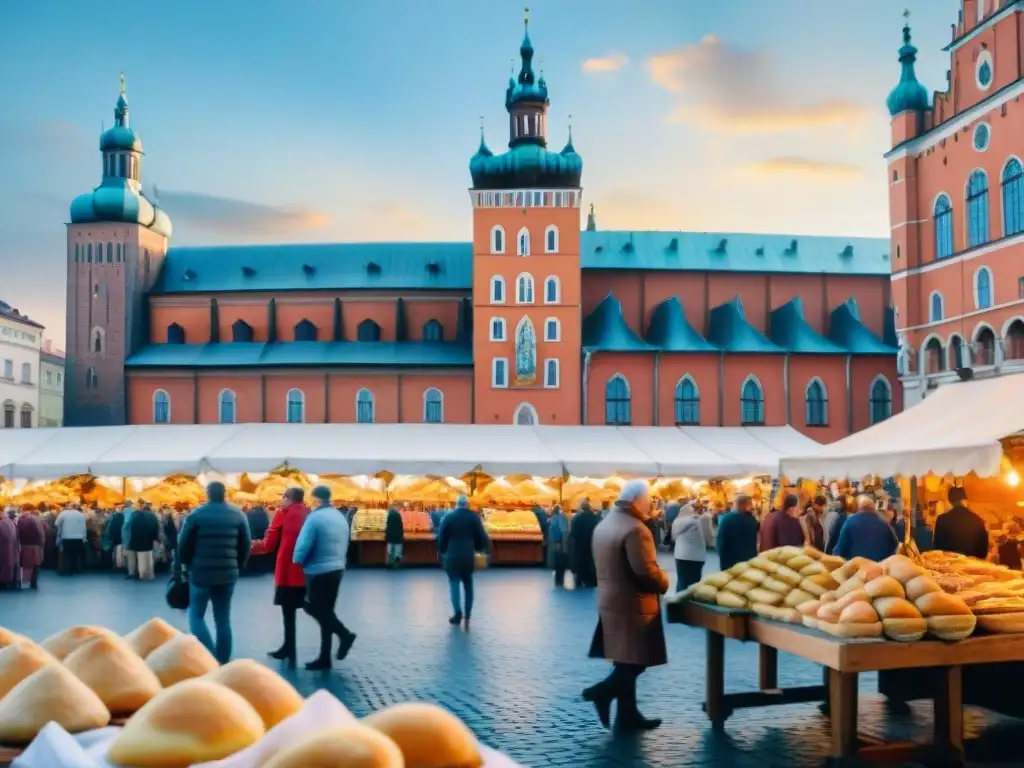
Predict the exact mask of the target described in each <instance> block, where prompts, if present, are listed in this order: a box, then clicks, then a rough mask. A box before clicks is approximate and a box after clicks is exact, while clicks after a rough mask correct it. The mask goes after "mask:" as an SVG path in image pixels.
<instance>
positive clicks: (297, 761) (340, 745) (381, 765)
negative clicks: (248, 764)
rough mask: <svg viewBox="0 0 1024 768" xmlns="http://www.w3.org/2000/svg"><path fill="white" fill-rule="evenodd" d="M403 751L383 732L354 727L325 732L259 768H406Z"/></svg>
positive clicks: (291, 748)
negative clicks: (340, 767)
mask: <svg viewBox="0 0 1024 768" xmlns="http://www.w3.org/2000/svg"><path fill="white" fill-rule="evenodd" d="M408 765H409V764H408V763H407V762H406V761H405V758H404V757H403V756H402V751H401V750H400V749H399V748H398V745H397V744H395V742H393V741H392V740H391V739H389V738H388V737H387V736H385V735H384V734H383V733H380V732H379V731H376V730H374V729H373V728H369V727H367V726H365V725H359V724H353V725H348V726H344V727H341V728H333V729H331V730H329V731H324V732H323V733H319V734H317V735H316V736H313V737H312V738H310V739H307V740H305V741H301V742H299V743H298V744H295V745H293V746H291V747H289V748H288V749H285V750H283V751H281V752H278V753H277V754H276V755H274V756H273V757H272V758H271V759H270V760H268V761H267V762H266V763H264V764H263V766H262V768H335V766H346V768H407V766H408Z"/></svg>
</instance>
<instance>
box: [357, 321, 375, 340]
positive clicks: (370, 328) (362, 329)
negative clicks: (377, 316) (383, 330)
mask: <svg viewBox="0 0 1024 768" xmlns="http://www.w3.org/2000/svg"><path fill="white" fill-rule="evenodd" d="M356 339H357V340H358V341H380V326H379V325H377V324H376V323H375V322H373V320H363V322H361V323H360V324H359V325H358V326H356Z"/></svg>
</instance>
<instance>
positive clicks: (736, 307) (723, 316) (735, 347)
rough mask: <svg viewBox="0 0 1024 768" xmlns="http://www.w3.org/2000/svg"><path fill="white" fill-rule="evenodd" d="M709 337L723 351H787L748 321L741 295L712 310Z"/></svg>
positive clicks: (709, 316)
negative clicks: (773, 342)
mask: <svg viewBox="0 0 1024 768" xmlns="http://www.w3.org/2000/svg"><path fill="white" fill-rule="evenodd" d="M707 338H708V341H710V342H711V343H712V344H714V345H715V346H716V347H718V348H719V349H720V350H722V351H723V352H734V353H736V352H739V353H742V352H755V353H781V352H785V350H784V349H782V348H780V347H777V346H776V345H775V344H772V342H770V341H769V340H768V339H766V338H765V336H764V334H762V333H761V332H760V331H759V330H757V329H756V328H755V327H754V326H752V325H751V324H750V323H748V322H747V318H746V316H745V315H744V314H743V302H742V301H740V298H739V296H737V297H736V298H734V299H732V300H730V301H727V302H725V304H720V305H719V306H717V307H715V308H714V309H712V310H711V312H710V313H709V314H708V332H707Z"/></svg>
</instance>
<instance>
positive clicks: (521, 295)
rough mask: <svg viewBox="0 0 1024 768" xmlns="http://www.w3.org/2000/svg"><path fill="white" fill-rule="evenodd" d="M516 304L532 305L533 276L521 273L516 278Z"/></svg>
mask: <svg viewBox="0 0 1024 768" xmlns="http://www.w3.org/2000/svg"><path fill="white" fill-rule="evenodd" d="M516 304H533V275H530V274H527V273H526V272H523V273H522V274H521V275H519V277H517V278H516Z"/></svg>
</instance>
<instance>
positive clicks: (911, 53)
mask: <svg viewBox="0 0 1024 768" xmlns="http://www.w3.org/2000/svg"><path fill="white" fill-rule="evenodd" d="M915 61H917V48H915V47H914V46H913V44H912V43H911V42H910V25H909V24H908V25H906V26H904V27H903V46H902V47H901V48H900V65H901V72H900V81H899V83H897V85H896V87H895V88H893V89H892V91H891V92H890V93H889V98H887V99H886V100H885V105H886V106H887V107H888V108H889V114H890V115H892V116H893V117H895V116H896V115H898V114H899V113H900V112H906V111H907V110H908V109H912V110H915V111H918V112H923V111H925V110H926V109H928V89H926V88H925V87H924V86H923V85H921V83H919V82H918V81H917V75H916V74H915V72H914V62H915Z"/></svg>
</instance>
